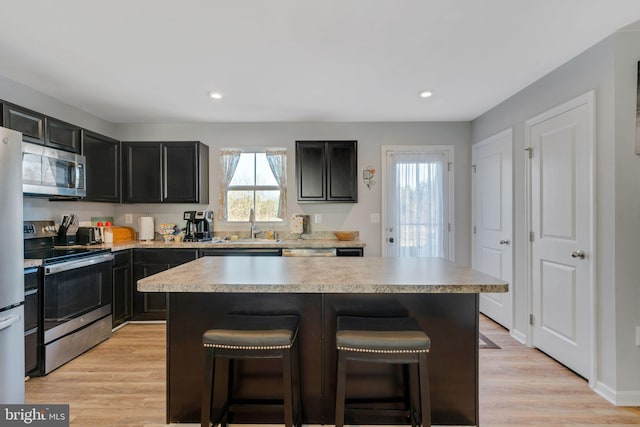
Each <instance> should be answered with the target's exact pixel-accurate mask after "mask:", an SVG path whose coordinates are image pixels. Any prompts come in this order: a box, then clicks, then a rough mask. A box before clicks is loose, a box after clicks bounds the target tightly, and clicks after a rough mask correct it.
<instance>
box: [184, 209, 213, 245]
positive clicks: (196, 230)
mask: <svg viewBox="0 0 640 427" xmlns="http://www.w3.org/2000/svg"><path fill="white" fill-rule="evenodd" d="M183 219H185V220H186V221H187V225H186V227H185V230H186V231H185V234H184V241H185V242H208V241H210V240H211V237H212V236H213V212H212V211H185V213H184V216H183Z"/></svg>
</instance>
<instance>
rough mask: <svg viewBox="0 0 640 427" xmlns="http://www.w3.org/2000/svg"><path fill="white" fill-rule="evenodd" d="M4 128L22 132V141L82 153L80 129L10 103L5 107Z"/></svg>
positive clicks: (3, 115)
mask: <svg viewBox="0 0 640 427" xmlns="http://www.w3.org/2000/svg"><path fill="white" fill-rule="evenodd" d="M2 121H3V126H4V127H6V128H9V129H13V130H17V131H18V132H22V140H23V141H25V142H30V143H33V144H40V145H46V146H49V147H52V148H57V149H60V150H65V151H71V152H74V153H79V152H80V128H79V127H78V126H75V125H72V124H70V123H66V122H63V121H62V120H58V119H54V118H53V117H47V116H45V115H44V114H41V113H38V112H35V111H32V110H29V109H27V108H23V107H20V106H17V105H13V104H10V103H5V104H4V105H3V114H2Z"/></svg>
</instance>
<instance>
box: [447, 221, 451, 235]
mask: <svg viewBox="0 0 640 427" xmlns="http://www.w3.org/2000/svg"><path fill="white" fill-rule="evenodd" d="M447 231H448V232H449V233H451V223H448V224H447Z"/></svg>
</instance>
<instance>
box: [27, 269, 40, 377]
mask: <svg viewBox="0 0 640 427" xmlns="http://www.w3.org/2000/svg"><path fill="white" fill-rule="evenodd" d="M40 277H41V276H40V269H39V268H35V267H33V268H25V269H24V372H25V375H27V376H32V377H33V376H39V375H41V372H40V363H41V362H40V361H41V360H42V355H41V354H40V352H41V349H40V346H39V343H40V342H41V341H42V340H41V339H39V335H40V334H41V333H42V329H41V327H40V321H41V320H40Z"/></svg>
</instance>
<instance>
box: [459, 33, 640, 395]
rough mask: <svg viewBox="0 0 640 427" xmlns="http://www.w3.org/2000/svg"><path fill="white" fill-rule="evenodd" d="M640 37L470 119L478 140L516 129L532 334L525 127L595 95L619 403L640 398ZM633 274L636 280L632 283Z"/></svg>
mask: <svg viewBox="0 0 640 427" xmlns="http://www.w3.org/2000/svg"><path fill="white" fill-rule="evenodd" d="M639 51H640V38H639V37H638V35H637V33H636V32H633V33H630V32H621V33H616V34H614V35H612V36H610V37H608V38H607V39H605V40H603V41H602V42H600V43H598V44H597V45H595V46H593V47H592V48H590V49H588V50H587V51H585V52H583V53H582V54H580V55H578V56H577V57H576V58H574V59H572V60H570V61H569V62H567V63H566V64H564V65H562V66H561V67H559V68H558V69H556V70H554V71H553V72H552V73H550V74H548V75H546V76H545V77H543V78H541V79H540V80H538V81H536V82H535V83H533V84H532V85H530V86H529V87H527V88H525V89H524V90H522V91H521V92H519V93H517V94H515V95H513V96H512V97H510V98H509V99H507V100H506V101H504V102H503V103H501V104H500V105H498V106H496V107H494V108H493V109H491V110H490V111H488V112H486V113H485V114H483V115H482V116H480V117H478V118H477V119H475V120H474V121H473V122H472V126H471V127H472V141H473V143H477V142H479V141H481V140H483V139H485V138H487V137H488V136H491V135H493V134H495V133H497V132H499V131H502V130H504V129H506V128H509V127H513V130H514V196H515V197H514V203H515V222H514V224H515V238H514V240H515V283H514V290H515V313H516V318H515V325H514V328H515V331H516V333H518V334H520V333H521V334H524V335H526V334H527V332H528V325H527V323H528V318H527V317H528V314H529V312H530V300H529V298H528V296H527V295H526V292H525V291H526V289H525V286H526V277H525V274H526V264H525V248H526V245H527V243H526V235H527V232H528V229H527V224H526V223H525V199H524V195H525V173H524V171H525V162H526V157H525V152H524V151H523V150H524V123H525V121H526V120H527V119H529V118H531V117H534V116H536V115H537V114H539V113H541V112H544V111H546V110H548V109H550V108H552V107H554V106H557V105H559V104H562V103H563V102H565V101H568V100H570V99H572V98H574V97H576V96H579V95H581V94H583V93H585V92H587V91H589V90H592V89H594V90H595V91H596V138H597V139H596V153H595V161H596V224H597V225H596V226H597V232H596V247H597V253H596V254H595V256H596V298H597V302H596V307H597V308H596V316H597V320H596V323H597V331H596V341H597V343H596V346H597V354H596V357H597V364H598V370H597V378H596V379H595V380H596V390H597V391H598V392H599V393H601V394H603V395H604V396H606V397H608V398H609V399H611V400H615V401H617V402H619V403H625V402H628V401H633V402H638V401H640V370H638V368H637V367H638V366H640V349H639V348H638V347H635V345H634V338H633V336H632V334H633V333H634V331H635V325H640V310H639V309H638V307H639V304H638V303H639V302H640V297H639V295H640V290H639V287H638V285H637V283H638V279H637V278H638V277H640V263H638V260H637V253H638V252H637V248H638V244H639V243H640V230H639V229H638V227H637V221H638V218H640V195H639V194H638V190H637V189H638V188H640V163H639V162H640V158H639V157H638V156H636V155H635V154H634V144H635V108H636V107H635V99H636V66H637V61H638V57H639V56H640V55H639V54H638V52H639ZM634 277H635V279H634Z"/></svg>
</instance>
